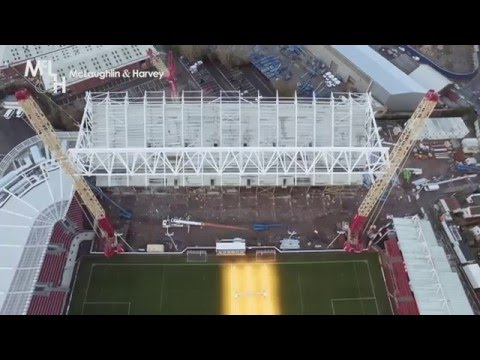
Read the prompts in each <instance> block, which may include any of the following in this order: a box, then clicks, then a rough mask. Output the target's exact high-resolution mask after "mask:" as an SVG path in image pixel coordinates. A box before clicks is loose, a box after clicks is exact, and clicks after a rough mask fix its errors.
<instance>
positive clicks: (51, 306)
mask: <svg viewBox="0 0 480 360" xmlns="http://www.w3.org/2000/svg"><path fill="white" fill-rule="evenodd" d="M65 295H66V292H64V291H52V292H50V294H48V295H47V296H44V295H33V297H32V301H31V302H30V307H29V308H28V311H27V314H28V315H61V314H62V309H63V303H64V300H65Z"/></svg>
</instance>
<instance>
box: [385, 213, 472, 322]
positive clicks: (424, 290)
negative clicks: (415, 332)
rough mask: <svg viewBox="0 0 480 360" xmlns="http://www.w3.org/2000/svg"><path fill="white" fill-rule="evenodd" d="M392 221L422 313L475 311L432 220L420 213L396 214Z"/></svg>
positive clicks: (463, 313) (447, 313)
mask: <svg viewBox="0 0 480 360" xmlns="http://www.w3.org/2000/svg"><path fill="white" fill-rule="evenodd" d="M393 225H394V228H395V231H396V233H397V238H398V245H399V247H400V250H401V251H402V255H403V258H404V261H405V266H406V269H407V272H408V276H409V278H410V288H411V289H412V292H413V294H414V296H415V300H416V302H417V305H418V309H419V311H420V315H473V310H472V308H471V306H470V303H469V301H468V299H467V295H466V294H465V290H464V289H463V286H462V283H461V282H460V278H459V277H458V274H457V273H456V272H454V271H453V270H452V268H451V267H450V263H449V261H448V258H447V255H446V254H445V250H444V249H443V247H441V246H440V245H439V244H438V242H437V239H436V237H435V234H434V232H433V229H432V226H431V224H430V222H429V221H428V220H421V219H419V218H418V217H413V218H394V219H393Z"/></svg>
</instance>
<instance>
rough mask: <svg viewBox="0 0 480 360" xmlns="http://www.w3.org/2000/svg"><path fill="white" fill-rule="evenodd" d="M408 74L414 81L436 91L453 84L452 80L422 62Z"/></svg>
mask: <svg viewBox="0 0 480 360" xmlns="http://www.w3.org/2000/svg"><path fill="white" fill-rule="evenodd" d="M408 76H410V77H411V78H412V79H413V80H414V81H416V82H417V83H419V84H420V85H421V86H423V87H424V88H426V89H433V90H435V91H436V92H441V91H442V90H445V89H446V88H447V87H449V86H452V85H453V82H452V81H450V80H449V79H447V78H446V77H445V76H443V75H442V74H440V73H439V72H438V71H437V70H435V69H434V68H432V67H431V66H429V65H426V64H420V66H419V67H418V68H416V69H415V70H414V71H412V72H411V73H410V74H409V75H408Z"/></svg>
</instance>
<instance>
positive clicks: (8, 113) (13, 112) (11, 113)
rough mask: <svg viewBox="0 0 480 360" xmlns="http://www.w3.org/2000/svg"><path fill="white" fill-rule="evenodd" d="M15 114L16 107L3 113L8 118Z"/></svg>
mask: <svg viewBox="0 0 480 360" xmlns="http://www.w3.org/2000/svg"><path fill="white" fill-rule="evenodd" d="M14 114H15V110H14V109H8V110H7V111H6V112H5V114H4V115H3V117H4V118H5V119H7V120H9V119H11V118H12V116H13V115H14Z"/></svg>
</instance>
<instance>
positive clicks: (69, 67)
mask: <svg viewBox="0 0 480 360" xmlns="http://www.w3.org/2000/svg"><path fill="white" fill-rule="evenodd" d="M148 48H153V45H0V71H2V72H3V73H4V74H5V75H7V76H14V75H18V73H17V71H18V72H20V73H21V74H22V75H23V74H24V72H25V64H26V62H27V60H35V63H37V61H38V60H50V61H51V70H52V74H57V76H58V81H60V79H61V77H63V76H64V77H65V78H66V83H67V88H68V89H69V92H71V93H80V92H83V91H85V90H88V89H91V88H93V87H96V86H100V85H103V84H106V83H108V82H109V81H112V80H115V79H116V77H114V76H113V75H114V74H112V73H110V75H109V76H107V77H105V78H103V79H102V78H101V77H88V78H85V77H82V76H80V75H78V74H77V75H75V71H77V72H86V73H106V74H109V71H110V72H111V71H113V70H118V71H119V72H120V73H122V72H123V71H124V70H130V71H131V70H135V69H137V70H140V69H145V68H147V67H149V66H150V62H149V60H148V56H147V49H148ZM42 69H43V67H42ZM52 74H49V73H48V69H47V68H44V69H43V76H42V81H43V85H44V88H45V89H47V90H48V91H52V90H53V87H54V78H53V75H52Z"/></svg>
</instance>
